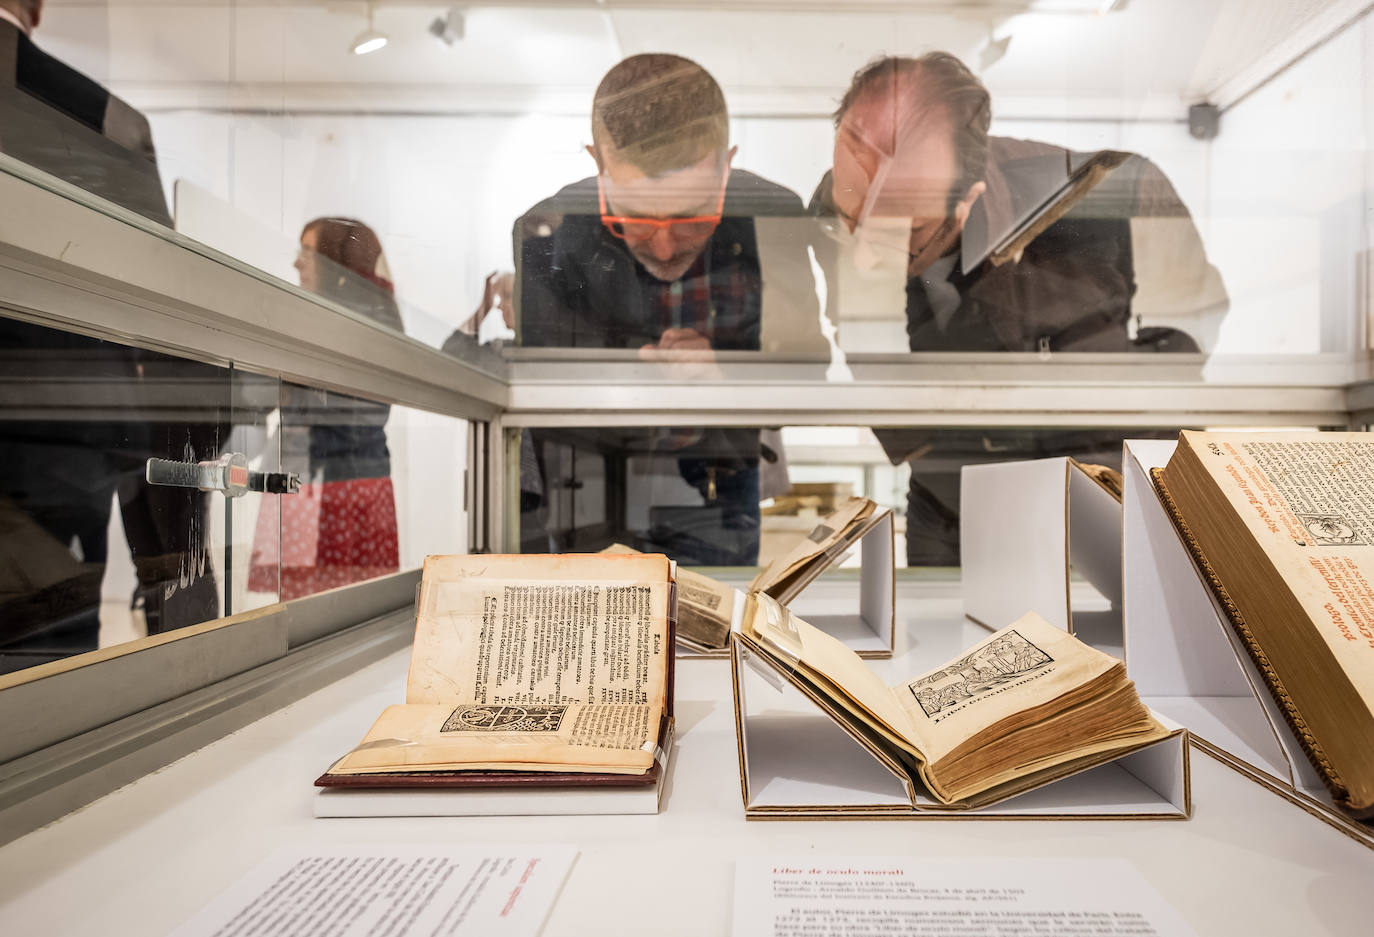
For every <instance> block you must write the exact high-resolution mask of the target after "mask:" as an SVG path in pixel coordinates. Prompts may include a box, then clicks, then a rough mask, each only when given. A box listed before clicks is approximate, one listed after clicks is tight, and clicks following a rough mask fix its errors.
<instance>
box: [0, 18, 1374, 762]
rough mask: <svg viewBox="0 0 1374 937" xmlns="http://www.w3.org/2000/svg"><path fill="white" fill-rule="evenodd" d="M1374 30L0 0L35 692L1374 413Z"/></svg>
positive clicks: (929, 518) (14, 529) (8, 343)
mask: <svg viewBox="0 0 1374 937" xmlns="http://www.w3.org/2000/svg"><path fill="white" fill-rule="evenodd" d="M369 24H371V26H370V27H369ZM366 29H370V30H371V31H372V32H375V33H377V34H378V35H379V36H380V37H383V38H385V39H387V40H388V41H387V42H386V43H385V44H384V45H383V46H382V47H380V48H377V49H365V48H364V47H363V46H362V45H361V44H360V42H359V41H358V40H359V39H360V38H362V37H361V36H360V33H361V32H363V31H365V30H366ZM1371 29H1374V26H1371V24H1370V21H1369V20H1368V18H1367V16H1366V15H1365V13H1364V10H1363V9H1361V8H1359V5H1357V4H1350V3H1343V2H1335V0H1330V2H1320V3H1302V4H1297V3H1291V2H1289V3H1284V2H1277V0H1274V2H1269V0H1266V2H1262V3H1240V2H1235V0H1205V2H1190V3H1183V2H1167V3H1153V4H1146V3H1122V2H1101V0H1081V2H1080V0H1052V2H1042V0H1010V2H1005V0H997V2H991V0H989V2H968V3H947V2H941V3H936V2H929V3H926V2H918V3H910V2H886V0H872V2H868V0H865V2H862V3H841V2H822V0H814V2H813V0H791V2H785V0H778V2H773V0H759V2H745V3H737V4H728V5H721V4H718V3H705V2H695V0H653V2H633V0H600V2H591V0H588V2H581V0H559V2H543V3H537V2H522V0H500V2H491V3H484V4H480V5H475V6H470V7H466V6H453V7H446V6H444V5H442V4H438V5H436V4H422V3H406V2H397V3H380V2H379V3H374V4H370V5H366V6H365V5H363V4H356V5H353V6H348V5H344V6H336V5H328V4H322V3H320V4H312V3H282V4H249V3H243V2H238V0H211V2H208V3H197V4H192V5H182V6H177V5H173V6H168V5H166V4H158V3H142V2H110V3H107V4H98V5H90V4H83V3H76V2H64V0H46V2H38V0H0V360H3V361H4V367H3V369H0V388H3V392H2V396H0V402H2V403H3V408H4V411H5V412H4V413H3V414H0V447H3V450H4V458H3V463H4V468H3V476H0V477H3V478H4V483H5V488H4V490H3V491H0V517H2V518H3V523H4V526H5V530H6V531H7V534H6V536H5V538H4V540H5V542H6V544H7V546H6V548H5V550H6V558H5V563H4V565H3V576H4V580H3V582H0V671H5V672H9V671H16V673H14V674H11V675H10V676H9V677H7V678H0V679H4V680H8V681H9V682H7V683H5V682H0V701H2V700H3V698H4V696H5V695H6V694H7V693H10V692H11V691H13V690H18V691H24V687H25V685H26V683H25V681H26V680H28V681H29V682H30V683H31V682H34V681H41V680H43V679H46V678H48V677H49V676H50V675H56V674H58V673H60V672H65V671H62V668H63V667H64V666H66V667H68V668H74V669H76V670H81V671H90V669H91V668H96V669H97V670H98V668H99V667H100V666H101V665H102V664H103V663H107V662H108V661H109V660H112V659H114V658H117V657H118V656H119V653H120V650H119V649H121V648H122V649H124V650H128V651H130V652H139V651H142V650H146V649H149V648H153V647H164V646H170V645H171V644H173V643H175V644H176V645H177V646H178V647H182V646H183V645H184V648H186V649H189V650H184V651H180V652H178V653H185V654H187V655H191V654H197V653H207V652H199V651H195V650H193V649H194V647H195V646H196V645H197V644H198V643H200V642H203V641H207V640H209V637H207V636H210V635H212V634H215V633H218V632H219V631H221V630H223V629H222V628H218V629H217V628H211V627H205V628H202V630H200V631H197V630H196V629H197V628H198V627H200V626H212V625H216V624H219V625H223V624H224V622H226V621H227V622H228V623H229V624H228V625H227V627H228V628H229V629H230V631H232V630H233V629H234V628H248V627H253V628H263V629H266V631H265V632H264V633H268V634H270V635H271V639H270V640H266V641H264V640H259V638H260V637H261V636H260V635H259V636H258V637H255V638H254V640H253V642H251V643H252V644H253V645H254V646H255V647H256V649H257V650H255V651H254V652H253V653H251V654H249V653H247V652H246V651H245V654H247V656H244V657H242V658H238V657H234V656H233V655H232V654H229V655H228V656H225V657H224V658H223V666H221V667H218V668H211V669H210V670H209V671H207V673H206V675H205V678H204V680H203V682H202V685H203V686H208V685H210V684H211V683H213V682H214V681H215V680H216V679H221V678H224V677H225V676H226V675H227V674H228V673H237V672H240V671H241V670H245V669H247V667H248V666H250V665H254V666H256V665H261V664H263V663H265V662H268V661H271V660H281V659H286V658H288V657H289V656H290V654H291V653H292V652H293V651H295V650H297V649H299V648H301V647H303V646H305V645H307V644H309V643H310V642H311V641H315V640H318V639H320V638H321V637H323V636H327V635H329V634H331V633H337V632H342V631H344V630H346V629H347V628H349V627H353V626H356V625H358V624H359V623H360V622H363V621H365V620H367V619H369V618H375V617H376V616H378V615H381V614H383V613H384V612H387V611H395V610H396V609H400V608H403V607H405V606H406V604H407V602H408V600H409V599H410V590H412V589H413V587H414V581H415V579H416V577H417V570H418V568H419V566H420V564H421V563H422V561H423V558H424V556H425V555H426V554H429V553H438V552H469V551H474V552H475V551H502V552H505V551H509V552H517V551H525V552H562V551H583V550H599V549H601V548H603V547H605V546H607V545H609V544H611V543H615V542H621V543H626V544H629V545H631V546H635V547H638V548H641V549H646V550H663V551H665V552H667V553H669V554H670V555H672V556H673V557H674V558H676V559H677V560H679V561H680V562H682V563H683V564H684V565H701V566H710V567H720V566H729V567H744V568H752V567H756V566H759V565H761V564H763V563H766V562H767V561H768V559H769V558H771V557H772V556H774V555H776V551H777V550H778V549H780V545H781V544H785V542H786V541H787V538H788V537H789V536H791V535H793V534H794V533H795V532H796V531H797V530H801V529H804V528H805V527H806V526H807V525H808V524H809V523H811V522H813V521H814V519H815V517H817V516H818V515H819V513H823V511H824V509H825V507H826V506H827V505H829V504H833V503H835V501H836V500H837V499H840V498H843V497H846V496H847V495H849V494H860V495H866V496H868V497H872V498H874V499H875V500H877V501H878V502H879V503H881V504H884V505H886V506H890V507H892V508H894V509H895V511H896V513H897V532H898V536H899V537H900V544H899V547H898V549H897V556H898V561H899V565H903V566H912V567H917V566H927V567H939V568H941V569H944V570H945V572H944V573H942V574H941V575H947V576H950V577H952V576H955V575H957V573H956V572H955V571H954V570H953V569H952V567H955V566H957V564H958V555H959V552H958V550H959V546H958V529H959V523H958V509H959V497H958V479H959V472H960V469H961V467H962V466H964V465H969V464H979V463H986V462H989V461H999V460H1012V459H1026V458H1036V457H1043V456H1058V455H1073V456H1075V457H1079V458H1084V459H1088V460H1091V461H1097V462H1103V463H1108V464H1113V463H1116V464H1119V462H1120V457H1121V450H1120V441H1121V439H1122V438H1125V437H1140V436H1160V437H1164V436H1169V435H1171V434H1174V433H1176V432H1177V431H1178V429H1180V428H1186V427H1195V428H1214V427H1242V426H1243V427H1346V426H1356V427H1363V426H1365V425H1367V424H1368V423H1370V422H1371V414H1374V391H1371V389H1370V388H1371V386H1372V385H1371V384H1370V382H1369V381H1370V377H1371V373H1370V371H1371V356H1370V351H1369V349H1370V348H1371V345H1370V341H1371V338H1370V330H1369V324H1368V316H1369V308H1370V303H1369V267H1368V258H1369V250H1370V231H1369V226H1368V221H1367V218H1366V214H1367V212H1366V204H1367V202H1368V200H1369V197H1370V196H1369V192H1370V180H1371V179H1372V178H1374V175H1372V174H1371V166H1372V165H1374V164H1371V160H1370V149H1369V145H1368V138H1369V133H1370V130H1371V127H1370V123H1371V120H1374V112H1371V110H1370V107H1369V100H1370V96H1369V94H1368V93H1367V91H1368V87H1367V85H1368V82H1367V81H1366V79H1365V77H1363V76H1364V75H1365V72H1366V70H1367V69H1366V67H1365V66H1366V62H1367V59H1368V57H1369V53H1368V49H1369V43H1370V36H1371ZM369 36H370V33H369ZM371 38H373V39H375V38H377V37H371ZM373 44H374V45H375V42H374V43H373ZM150 460H160V461H161V462H166V463H179V464H181V465H182V468H181V469H174V468H168V467H166V466H164V467H163V468H162V469H158V468H157V466H156V465H152V466H151V467H150ZM216 467H218V469H216ZM216 470H218V471H220V472H221V476H214V477H211V476H212V474H213V472H214V471H216ZM158 471H165V472H167V473H171V475H173V476H177V477H179V478H180V482H178V483H175V484H171V485H157V484H153V483H152V482H150V480H149V479H150V478H152V477H154V476H156V475H157V472H158ZM177 472H180V475H179V476H178V475H177ZM233 472H239V473H241V474H242V476H243V477H242V479H240V481H242V482H243V483H242V484H239V483H238V482H235V483H234V484H230V483H229V482H228V481H225V480H224V479H225V478H227V477H228V476H229V475H230V474H232V473H233ZM150 473H151V474H150ZM197 473H200V474H197ZM236 477H237V476H236ZM188 479H189V480H190V481H189V482H188ZM207 479H209V481H207ZM192 482H194V483H192ZM312 601H313V602H314V603H315V604H313V605H312V604H311V603H312ZM319 608H328V609H330V611H328V612H310V613H309V614H310V615H316V616H317V617H316V618H311V619H310V621H311V622H313V623H312V624H309V625H301V624H299V622H300V621H303V620H304V619H303V618H300V617H299V616H300V615H305V614H306V613H304V612H297V611H293V609H297V610H298V609H319ZM292 615H297V616H298V617H297V618H296V619H292V618H291V616H292ZM254 616H257V617H254ZM274 616H276V617H274ZM318 616H323V618H321V617H318ZM330 616H332V618H331V623H329V624H321V623H320V622H322V621H323V620H324V618H329V617H330ZM307 617H309V616H307ZM269 620H270V621H272V622H276V624H272V625H264V624H262V622H265V621H269ZM292 621H296V622H297V624H292V623H291V622H292ZM254 622H256V623H257V624H254ZM273 629H276V630H275V631H274V630H273ZM173 632H182V633H184V634H183V637H184V638H185V640H184V641H179V642H169V641H167V640H165V638H166V635H168V634H172V633H173ZM244 633H247V632H244ZM254 634H255V635H256V634H257V632H254ZM220 640H228V639H225V638H223V636H222V635H221V638H220ZM231 643H232V642H231ZM246 643H250V642H247V641H246V639H245V644H246ZM206 646H209V645H206ZM208 653H212V654H215V655H219V654H220V653H221V652H220V651H218V650H217V651H213V652H208ZM236 653H237V652H236ZM91 655H94V656H91ZM65 658H70V660H68V661H67V663H66V664H65V665H64V664H62V663H60V662H61V661H62V660H64V659H65ZM44 668H47V669H44ZM54 668H56V669H54ZM25 669H30V670H31V673H30V675H29V677H28V678H25V677H24V676H23V672H24V670H25ZM90 672H95V671H90ZM91 679H98V678H91ZM120 679H123V678H120ZM186 691H187V687H186V686H185V685H183V684H180V683H178V684H176V685H175V686H171V685H170V684H169V688H168V689H167V691H166V692H165V693H163V694H161V696H160V697H159V699H162V700H166V699H171V698H173V696H175V695H176V694H179V693H184V692H186ZM13 698H14V699H18V698H19V697H18V696H14V697H13ZM140 699H141V700H142V702H141V703H140V704H139V705H150V704H148V703H147V699H145V698H142V697H140ZM0 705H3V703H2V702H0ZM14 705H19V704H18V703H16V704H14ZM23 705H30V704H28V703H25V704H23ZM129 706H130V707H134V703H130V704H129ZM135 709H136V707H134V708H130V709H129V710H128V711H130V712H132V711H135ZM99 718H101V717H100V716H99V714H92V715H91V716H90V719H89V720H88V724H87V727H89V726H94V725H99V724H102V723H100V722H99V721H97V720H99ZM79 731H83V730H82V729H81V726H80V725H78V724H73V725H71V726H68V727H67V728H66V729H63V730H62V732H66V733H67V734H66V735H62V734H61V733H58V734H57V735H55V736H54V737H52V738H48V739H46V740H44V739H39V738H33V739H29V740H28V741H25V742H24V743H23V744H19V745H17V746H15V747H13V748H12V750H9V751H7V752H5V753H4V757H5V758H7V759H8V758H16V757H23V756H25V755H28V754H31V753H33V752H34V751H37V750H39V749H40V748H41V747H42V746H43V745H44V744H51V743H53V742H56V741H60V740H61V739H62V738H67V737H69V736H71V735H75V734H77V733H78V732H79Z"/></svg>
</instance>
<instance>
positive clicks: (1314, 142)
mask: <svg viewBox="0 0 1374 937" xmlns="http://www.w3.org/2000/svg"><path fill="white" fill-rule="evenodd" d="M1370 28H1371V27H1370V21H1369V19H1368V18H1367V17H1366V18H1365V19H1363V20H1362V21H1361V22H1360V23H1359V24H1357V25H1356V26H1354V27H1352V28H1351V29H1348V30H1346V32H1344V33H1343V34H1341V35H1339V36H1337V37H1336V38H1335V39H1333V40H1332V41H1331V42H1330V43H1328V44H1327V45H1326V46H1324V47H1323V48H1321V49H1320V50H1318V51H1317V52H1315V53H1314V54H1312V55H1311V56H1309V57H1308V58H1307V59H1306V60H1304V61H1302V62H1300V63H1299V64H1297V65H1296V66H1295V67H1293V68H1292V69H1290V70H1289V71H1287V72H1285V73H1284V74H1282V75H1280V76H1279V77H1278V78H1276V79H1275V80H1274V81H1272V82H1271V83H1270V84H1269V85H1267V86H1266V87H1263V88H1261V89H1260V90H1259V91H1257V92H1256V93H1255V94H1253V95H1252V96H1250V97H1249V98H1248V99H1246V100H1244V101H1242V102H1241V103H1239V104H1238V105H1237V106H1236V107H1235V108H1233V109H1232V110H1230V111H1228V112H1226V114H1225V116H1224V117H1223V118H1222V123H1221V133H1220V135H1219V136H1218V137H1217V139H1216V140H1214V141H1213V142H1212V143H1211V145H1210V150H1211V153H1210V162H1211V166H1210V172H1209V174H1208V183H1209V185H1208V189H1207V193H1206V200H1207V201H1206V203H1205V205H1204V206H1202V207H1203V210H1202V211H1201V212H1200V213H1199V214H1200V215H1201V219H1202V224H1203V235H1204V236H1205V237H1206V239H1207V242H1208V244H1209V245H1210V251H1211V255H1212V258H1213V262H1214V263H1215V264H1216V265H1217V266H1218V268H1219V269H1220V270H1221V272H1222V275H1223V276H1224V277H1225V280H1226V285H1227V288H1228V289H1229V290H1230V294H1231V311H1230V314H1229V315H1228V316H1227V319H1226V321H1225V323H1224V324H1223V326H1222V336H1221V348H1222V350H1224V351H1230V352H1239V353H1248V352H1275V351H1277V352H1282V353H1289V354H1300V353H1304V352H1318V351H1326V352H1345V351H1349V350H1351V349H1353V348H1356V347H1358V346H1359V343H1360V336H1361V334H1362V327H1361V324H1360V320H1361V319H1362V316H1363V300H1362V298H1361V296H1360V289H1361V284H1362V283H1363V274H1362V272H1361V265H1362V263H1363V261H1362V258H1363V255H1364V251H1365V249H1366V245H1367V239H1366V233H1365V211H1366V203H1367V193H1368V191H1369V188H1368V183H1367V179H1366V169H1367V163H1368V154H1367V148H1368V133H1369V129H1368V128H1369V125H1368V100H1367V98H1368V88H1369V75H1368V70H1367V68H1366V64H1365V62H1366V46H1367V44H1368V42H1369V32H1370Z"/></svg>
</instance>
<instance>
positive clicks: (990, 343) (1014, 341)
mask: <svg viewBox="0 0 1374 937" xmlns="http://www.w3.org/2000/svg"><path fill="white" fill-rule="evenodd" d="M988 150H989V152H988V168H987V172H986V173H985V179H986V183H987V187H988V188H987V191H986V192H985V193H984V195H983V197H982V198H980V199H979V200H978V201H977V202H976V203H975V204H974V206H973V209H972V211H971V212H970V214H969V218H968V221H967V223H966V225H965V227H964V231H963V235H962V236H961V238H960V247H959V254H958V260H957V262H956V263H955V265H954V268H953V270H951V271H950V272H949V274H948V277H947V279H948V282H949V284H950V285H952V286H953V287H954V289H955V290H956V291H957V293H958V297H959V304H958V306H957V308H956V309H955V311H954V312H953V314H951V315H949V316H947V317H940V316H937V315H936V314H935V312H934V310H933V309H932V305H931V303H930V301H929V299H928V289H927V284H925V283H923V282H922V278H921V277H912V278H911V279H910V280H908V282H907V289H906V297H907V299H906V320H907V340H908V347H909V348H910V349H911V350H912V351H1094V352H1102V351H1121V352H1125V351H1149V350H1156V349H1154V348H1152V347H1146V346H1145V345H1143V344H1142V343H1141V342H1139V341H1137V342H1133V341H1132V339H1131V338H1130V335H1129V332H1128V323H1129V322H1130V320H1131V318H1132V315H1133V314H1134V302H1135V298H1136V296H1137V293H1138V291H1139V290H1140V289H1141V287H1142V286H1146V287H1147V288H1148V292H1149V293H1150V295H1151V296H1159V297H1167V299H1163V300H1162V302H1163V303H1164V304H1166V305H1167V306H1169V307H1170V308H1171V310H1173V311H1179V312H1181V314H1182V315H1183V317H1184V318H1185V321H1186V317H1187V316H1190V315H1199V316H1200V315H1202V314H1204V313H1205V314H1207V315H1210V316H1213V317H1219V316H1220V315H1221V314H1222V313H1224V311H1225V307H1226V295H1225V291H1224V289H1222V288H1221V284H1220V277H1219V276H1217V274H1216V271H1215V270H1214V269H1213V268H1212V267H1211V265H1210V264H1208V262H1207V257H1206V253H1205V252H1204V251H1203V248H1202V242H1201V239H1200V238H1199V237H1198V235H1197V229H1196V227H1195V226H1194V225H1193V223H1192V220H1191V218H1190V216H1189V214H1188V210H1187V208H1185V207H1184V205H1183V203H1182V201H1181V200H1180V199H1179V197H1178V195H1177V193H1175V192H1174V189H1173V186H1171V185H1170V184H1169V181H1168V179H1167V178H1166V177H1165V176H1164V174H1163V173H1162V172H1160V171H1159V169H1158V168H1157V167H1156V166H1155V165H1154V164H1153V163H1151V162H1150V161H1149V160H1147V159H1145V158H1143V157H1141V156H1138V155H1134V154H1118V155H1119V156H1120V157H1122V159H1121V160H1120V161H1119V165H1117V166H1116V167H1115V168H1114V169H1112V170H1111V171H1110V172H1109V173H1108V174H1107V175H1106V176H1105V178H1103V179H1102V180H1101V181H1100V182H1098V183H1097V184H1096V185H1095V186H1094V187H1093V188H1092V189H1091V190H1090V191H1089V192H1088V193H1087V194H1086V195H1084V196H1082V197H1081V198H1079V199H1078V200H1077V201H1076V202H1075V203H1074V204H1073V207H1072V208H1070V209H1069V210H1068V211H1067V212H1066V213H1064V214H1062V215H1060V216H1058V217H1057V218H1055V220H1053V222H1052V223H1050V224H1048V225H1042V226H1041V229H1040V230H1038V231H1037V230H1033V231H1032V232H1031V233H1032V234H1033V235H1034V236H1033V238H1032V239H1031V240H1029V243H1026V244H1024V246H1023V247H1022V249H1021V250H1020V252H1019V256H1018V257H1015V258H1002V257H999V256H997V254H998V248H999V246H1000V245H1002V244H1003V243H1004V242H1005V241H1006V239H1007V238H1008V237H1010V236H1011V235H1012V234H1013V233H1015V232H1016V231H1017V230H1018V226H1019V225H1021V224H1022V223H1023V222H1024V221H1025V219H1027V218H1028V217H1030V216H1032V215H1034V214H1035V213H1036V211H1037V210H1038V209H1039V208H1041V206H1043V205H1044V204H1045V203H1046V202H1047V201H1048V200H1050V199H1052V198H1053V197H1054V196H1055V195H1056V193H1058V192H1059V191H1060V190H1061V189H1062V188H1063V186H1064V185H1065V184H1066V182H1067V181H1068V180H1069V178H1070V176H1071V175H1072V173H1073V172H1074V171H1075V170H1077V169H1078V168H1079V166H1080V165H1081V164H1082V163H1084V162H1085V161H1087V160H1089V159H1091V158H1092V157H1093V156H1094V155H1095V154H1081V153H1074V152H1071V151H1069V150H1066V149H1064V148H1063V147H1059V146H1053V145H1051V144H1046V143H1037V142H1033V141H1027V140H1013V139H1008V138H1004V137H991V138H989V140H988ZM829 193H830V176H829V174H827V175H826V177H825V178H824V179H822V181H821V184H820V186H819V187H818V188H817V190H816V193H815V195H814V196H813V197H812V204H811V209H812V211H813V212H816V213H818V214H823V213H825V212H827V211H828V210H829V209H828V205H827V203H828V199H829ZM1165 240H1167V241H1168V242H1169V245H1170V247H1171V248H1172V249H1171V250H1170V251H1169V256H1170V263H1169V265H1168V269H1167V271H1166V278H1167V280H1168V281H1169V282H1168V283H1167V284H1161V283H1160V282H1159V281H1158V280H1159V278H1157V277H1155V275H1154V271H1153V269H1151V272H1150V278H1149V279H1148V281H1147V282H1144V283H1142V279H1141V276H1140V273H1141V271H1140V270H1138V258H1139V257H1140V256H1141V254H1142V252H1144V253H1145V254H1146V255H1147V256H1148V257H1152V256H1154V254H1153V253H1151V252H1150V248H1153V247H1156V246H1157V245H1158V243H1159V242H1161V241H1165ZM999 261H1000V262H999ZM832 292H836V293H837V292H838V291H832ZM833 302H834V303H837V304H842V303H843V297H842V296H838V295H836V296H834V297H833ZM1166 318H1168V317H1166ZM842 327H843V326H842V325H841V328H842ZM1197 347H1198V343H1194V342H1189V341H1188V340H1187V339H1186V338H1184V337H1181V336H1175V340H1174V345H1173V347H1172V348H1170V349H1168V350H1188V351H1196V350H1197Z"/></svg>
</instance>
